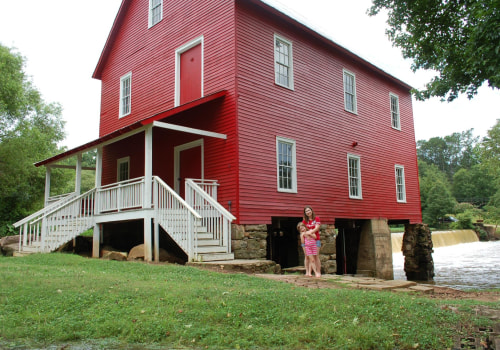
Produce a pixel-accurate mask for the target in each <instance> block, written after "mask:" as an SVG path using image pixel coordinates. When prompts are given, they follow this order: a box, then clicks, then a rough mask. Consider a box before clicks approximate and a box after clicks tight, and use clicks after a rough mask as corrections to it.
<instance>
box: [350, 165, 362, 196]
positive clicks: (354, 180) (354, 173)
mask: <svg viewBox="0 0 500 350" xmlns="http://www.w3.org/2000/svg"><path fill="white" fill-rule="evenodd" d="M348 172H349V197H350V198H362V196H361V169H360V160H359V157H355V156H348Z"/></svg>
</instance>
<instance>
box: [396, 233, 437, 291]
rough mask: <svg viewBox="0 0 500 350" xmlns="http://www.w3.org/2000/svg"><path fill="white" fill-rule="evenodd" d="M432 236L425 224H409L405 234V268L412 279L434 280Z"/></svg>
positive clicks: (407, 276)
mask: <svg viewBox="0 0 500 350" xmlns="http://www.w3.org/2000/svg"><path fill="white" fill-rule="evenodd" d="M432 248H433V245H432V236H431V231H430V230H429V227H428V226H427V225H424V224H408V225H406V226H405V233H404V235H403V256H404V257H405V263H404V270H405V273H406V278H407V279H408V280H410V281H432V280H433V279H434V260H433V259H432V252H433V250H432Z"/></svg>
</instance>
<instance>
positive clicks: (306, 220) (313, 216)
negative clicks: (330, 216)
mask: <svg viewBox="0 0 500 350" xmlns="http://www.w3.org/2000/svg"><path fill="white" fill-rule="evenodd" d="M307 208H309V209H311V212H312V218H313V220H314V218H315V217H316V215H314V210H313V208H311V207H310V206H309V205H308V206H306V207H304V220H305V222H308V221H309V218H308V217H307V215H306V209H307Z"/></svg>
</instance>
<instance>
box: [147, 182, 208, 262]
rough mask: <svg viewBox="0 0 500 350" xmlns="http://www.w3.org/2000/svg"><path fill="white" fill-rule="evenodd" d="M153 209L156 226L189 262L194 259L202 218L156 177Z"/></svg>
mask: <svg viewBox="0 0 500 350" xmlns="http://www.w3.org/2000/svg"><path fill="white" fill-rule="evenodd" d="M161 190H164V191H165V192H164V193H163V192H162V191H161ZM165 197H167V198H165ZM169 203H170V204H172V205H171V206H170V207H169V206H168V205H169ZM165 204H166V205H165ZM153 207H154V209H155V220H156V221H157V222H158V224H159V225H160V226H161V227H162V228H163V229H164V230H165V231H166V232H167V233H168V234H169V236H170V237H171V238H172V239H173V240H174V241H175V242H176V243H177V244H178V245H179V247H180V248H181V249H182V250H184V252H185V253H186V254H187V256H188V260H189V261H191V260H193V259H195V258H196V256H197V254H198V252H197V231H198V226H199V221H200V220H201V219H202V216H201V215H200V214H199V213H198V212H197V211H196V210H194V209H193V208H192V207H191V206H190V205H189V204H188V203H187V202H186V201H185V200H184V199H182V197H181V196H179V195H178V194H177V192H175V191H174V190H173V189H172V188H171V187H170V186H168V185H167V184H166V183H165V182H164V181H163V180H162V179H160V178H159V177H158V176H153Z"/></svg>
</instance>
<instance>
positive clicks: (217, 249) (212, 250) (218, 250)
mask: <svg viewBox="0 0 500 350" xmlns="http://www.w3.org/2000/svg"><path fill="white" fill-rule="evenodd" d="M225 252H227V247H220V246H207V247H198V254H204V253H205V254H206V253H225Z"/></svg>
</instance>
